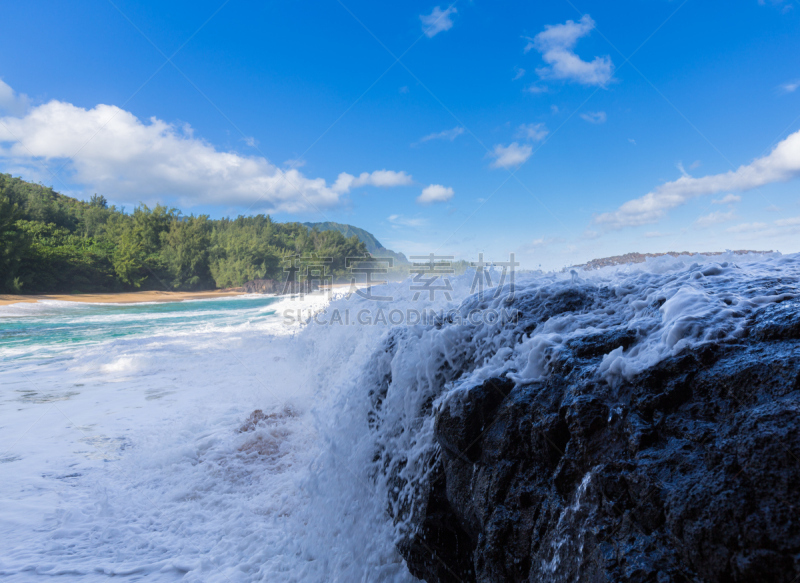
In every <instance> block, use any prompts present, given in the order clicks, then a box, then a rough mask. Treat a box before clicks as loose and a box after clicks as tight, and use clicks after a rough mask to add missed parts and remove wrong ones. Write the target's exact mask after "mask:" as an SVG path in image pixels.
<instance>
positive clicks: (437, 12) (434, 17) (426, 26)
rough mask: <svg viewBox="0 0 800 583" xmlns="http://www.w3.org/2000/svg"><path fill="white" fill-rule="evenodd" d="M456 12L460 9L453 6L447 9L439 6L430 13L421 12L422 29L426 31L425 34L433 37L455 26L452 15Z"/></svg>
mask: <svg viewBox="0 0 800 583" xmlns="http://www.w3.org/2000/svg"><path fill="white" fill-rule="evenodd" d="M456 12H458V11H457V10H456V9H455V7H453V6H451V7H450V8H447V9H446V10H442V9H441V8H440V7H439V6H437V7H436V8H434V9H433V12H431V13H430V14H420V16H419V19H420V20H421V21H422V30H423V31H424V32H425V36H427V37H428V38H433V37H434V36H436V35H437V34H439V33H440V32H444V31H446V30H450V29H451V28H453V19H452V18H451V15H453V14H455V13H456Z"/></svg>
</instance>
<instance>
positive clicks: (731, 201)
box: [711, 194, 742, 204]
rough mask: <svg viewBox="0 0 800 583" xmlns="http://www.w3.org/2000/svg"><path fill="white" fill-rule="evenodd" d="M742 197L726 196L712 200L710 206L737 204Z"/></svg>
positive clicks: (736, 195)
mask: <svg viewBox="0 0 800 583" xmlns="http://www.w3.org/2000/svg"><path fill="white" fill-rule="evenodd" d="M741 201H742V197H741V196H739V195H738V194H726V195H725V196H723V197H722V198H720V199H717V200H712V201H711V202H712V204H735V203H737V202H741Z"/></svg>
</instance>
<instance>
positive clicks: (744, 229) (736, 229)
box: [727, 223, 769, 233]
mask: <svg viewBox="0 0 800 583" xmlns="http://www.w3.org/2000/svg"><path fill="white" fill-rule="evenodd" d="M768 226H769V225H767V223H741V224H739V225H735V226H733V227H729V228H728V229H727V231H728V232H729V233H752V232H754V231H763V230H764V229H766V228H767V227H768Z"/></svg>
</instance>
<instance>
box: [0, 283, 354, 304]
mask: <svg viewBox="0 0 800 583" xmlns="http://www.w3.org/2000/svg"><path fill="white" fill-rule="evenodd" d="M350 286H351V284H349V283H334V284H333V285H329V286H322V289H328V288H330V289H332V290H336V291H341V290H343V289H348V288H350ZM356 287H357V288H359V289H362V288H364V287H367V286H366V285H364V284H362V283H357V284H356ZM241 295H245V292H243V291H240V290H238V289H236V288H234V289H217V290H208V291H200V292H168V291H140V292H120V293H106V294H31V295H14V294H0V306H7V305H9V304H19V303H33V302H41V301H44V300H57V301H60V302H82V303H88V304H137V303H140V302H179V301H182V300H212V299H217V298H226V297H232V296H241Z"/></svg>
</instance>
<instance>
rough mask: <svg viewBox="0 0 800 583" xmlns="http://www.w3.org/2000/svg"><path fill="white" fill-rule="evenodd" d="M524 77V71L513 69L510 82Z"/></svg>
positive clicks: (518, 68)
mask: <svg viewBox="0 0 800 583" xmlns="http://www.w3.org/2000/svg"><path fill="white" fill-rule="evenodd" d="M524 76H525V69H522V68H520V67H514V78H513V79H511V80H512V81H516V80H517V79H522V78H523V77H524Z"/></svg>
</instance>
